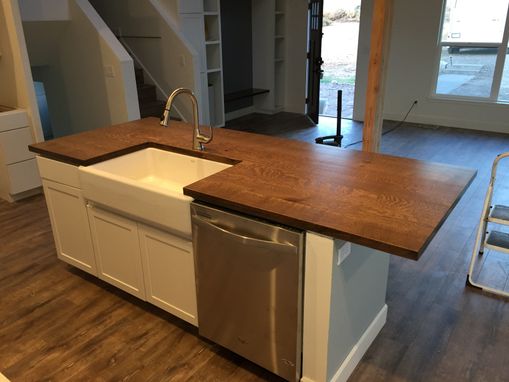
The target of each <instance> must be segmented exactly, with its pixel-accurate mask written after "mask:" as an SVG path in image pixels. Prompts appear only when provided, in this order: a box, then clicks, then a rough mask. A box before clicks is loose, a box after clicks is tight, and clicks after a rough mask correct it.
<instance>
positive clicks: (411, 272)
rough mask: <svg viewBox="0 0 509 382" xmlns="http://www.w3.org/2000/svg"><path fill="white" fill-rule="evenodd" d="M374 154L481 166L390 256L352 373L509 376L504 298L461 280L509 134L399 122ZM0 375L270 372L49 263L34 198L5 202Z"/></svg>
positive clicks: (354, 128) (0, 235)
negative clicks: (424, 229)
mask: <svg viewBox="0 0 509 382" xmlns="http://www.w3.org/2000/svg"><path fill="white" fill-rule="evenodd" d="M391 126H394V124H387V127H386V129H390V128H391ZM230 127H234V128H238V129H243V130H255V131H259V132H263V133H266V134H273V135H282V136H286V137H294V138H296V139H302V140H307V141H313V140H314V138H315V137H316V136H320V135H326V134H331V133H332V132H333V131H334V129H335V125H334V124H333V123H331V122H330V121H329V123H327V122H325V123H323V124H321V125H320V126H319V127H311V126H310V124H309V123H308V122H307V121H306V120H305V119H303V118H301V117H298V116H295V115H291V114H285V113H283V114H281V115H278V116H276V117H266V116H255V117H247V118H243V119H242V120H240V121H237V122H235V123H234V124H230ZM359 137H360V126H359V125H358V124H355V123H345V143H346V144H348V143H351V142H354V141H355V140H356V139H358V138H359ZM239 144H241V142H240V143H239ZM359 146H360V145H354V146H352V148H354V149H355V148H358V147H359ZM382 151H384V152H386V153H391V154H394V155H401V156H408V157H413V158H419V159H426V160H432V161H437V162H444V163H450V164H456V165H462V166H468V167H473V168H477V169H478V170H479V176H478V177H477V179H476V180H475V182H474V183H473V184H472V186H471V187H470V189H469V190H468V191H467V193H466V194H465V196H464V197H463V199H462V200H461V202H460V203H459V204H458V206H457V207H456V208H455V210H454V211H453V213H452V214H451V216H450V217H449V219H448V220H447V221H446V223H445V224H444V226H443V227H442V229H441V230H440V231H439V232H438V234H437V236H436V238H435V239H434V240H433V242H432V243H431V244H430V246H429V248H428V250H427V251H426V253H425V254H424V255H423V257H422V258H421V260H420V261H419V262H413V261H409V260H404V259H402V258H397V257H393V258H392V259H391V267H390V274H389V285H388V293H387V302H388V305H389V316H388V322H387V324H386V325H385V327H384V328H383V330H382V332H381V335H380V336H379V337H378V338H377V339H376V340H375V342H374V343H373V345H372V346H371V348H370V349H369V350H368V352H367V354H366V356H365V357H364V358H363V360H362V361H361V363H360V365H359V366H358V367H357V369H356V370H355V372H354V374H353V375H352V377H351V381H387V380H391V381H443V380H449V381H463V380H471V381H507V380H509V367H508V366H507V365H509V351H508V349H509V302H508V301H507V300H503V299H498V298H494V297H492V296H490V295H485V294H480V293H477V292H476V291H473V290H471V289H465V286H464V285H465V277H466V272H467V266H468V262H469V257H470V251H471V247H472V245H473V238H474V234H475V226H476V224H477V220H478V217H479V213H480V211H481V208H482V201H483V198H484V192H485V190H486V185H487V182H488V179H489V170H490V166H491V162H492V160H493V158H494V157H495V155H496V154H498V153H500V152H504V151H509V136H505V135H500V134H485V133H479V132H472V131H465V130H458V129H450V128H436V129H435V128H424V127H421V126H418V125H411V124H405V125H404V126H403V127H402V128H400V129H397V130H395V131H392V132H390V133H389V134H387V135H386V136H384V139H383V144H382ZM504 172H505V174H507V175H506V178H505V179H504V178H503V176H501V177H500V179H501V183H500V186H501V187H500V192H499V193H498V195H497V197H498V198H500V199H501V200H505V199H507V198H509V192H508V188H509V166H503V167H501V169H500V173H501V174H503V173H504ZM490 256H491V255H488V256H486V257H485V260H483V262H481V264H480V273H481V276H482V277H483V279H485V280H487V282H490V283H494V285H497V286H500V287H502V288H506V289H507V288H508V285H507V284H508V271H509V264H508V263H507V262H506V260H505V259H504V258H502V257H499V256H492V257H490ZM489 259H491V260H489ZM0 372H2V373H4V374H5V375H6V376H7V377H8V378H10V379H11V380H12V381H41V380H52V381H77V380H78V381H82V380H83V381H86V380H104V381H119V380H125V381H128V380H129V381H187V380H191V381H267V380H274V381H278V379H277V378H276V377H274V376H273V375H271V374H269V373H268V372H266V371H264V370H262V369H260V368H259V367H257V366H255V365H253V364H251V363H249V362H247V361H245V360H243V359H241V358H240V357H238V356H235V355H234V354H232V353H231V352H228V351H227V350H224V349H221V348H220V347H218V346H216V345H214V344H211V343H210V342H207V341H204V340H203V339H201V338H200V337H199V336H198V335H197V331H196V329H194V328H193V327H191V326H190V325H187V324H185V323H183V322H182V321H180V320H178V319H176V318H173V317H171V316H170V315H169V314H166V313H164V312H162V311H160V310H159V309H157V308H155V307H152V306H150V305H149V304H145V303H142V302H139V301H138V300H136V299H135V298H132V297H130V296H129V295H127V294H125V293H123V292H121V291H118V290H116V289H115V288H113V287H111V286H108V285H107V284H104V283H102V282H100V281H98V280H96V279H94V278H93V277H90V276H88V275H86V274H84V273H82V272H80V271H78V270H75V269H73V268H71V267H69V266H67V265H65V264H64V263H62V262H60V261H58V260H57V259H56V256H55V248H54V244H53V238H52V235H51V228H50V224H49V219H48V215H47V212H46V206H45V203H44V199H43V198H42V197H41V196H38V197H33V198H31V199H28V200H25V201H22V202H19V203H15V204H8V203H5V202H0Z"/></svg>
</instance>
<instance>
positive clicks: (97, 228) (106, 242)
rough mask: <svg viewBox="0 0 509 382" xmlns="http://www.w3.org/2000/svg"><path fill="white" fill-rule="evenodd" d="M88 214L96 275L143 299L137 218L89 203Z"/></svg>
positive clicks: (143, 289) (143, 288) (143, 290)
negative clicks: (127, 216) (132, 218)
mask: <svg viewBox="0 0 509 382" xmlns="http://www.w3.org/2000/svg"><path fill="white" fill-rule="evenodd" d="M88 218H89V221H90V229H91V232H92V242H93V244H94V251H95V255H96V259H97V273H98V276H99V277H100V278H101V279H103V280H104V281H106V282H108V283H110V284H112V285H115V286H116V287H118V288H120V289H122V290H124V291H126V292H128V293H131V294H132V295H134V296H136V297H138V298H141V299H145V287H144V283H143V272H142V265H141V258H140V243H139V240H138V228H137V224H136V222H134V221H132V220H129V219H126V218H124V217H121V216H118V215H116V214H113V213H111V212H107V211H104V210H102V209H99V208H97V207H93V206H89V209H88Z"/></svg>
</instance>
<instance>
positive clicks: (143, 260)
mask: <svg viewBox="0 0 509 382" xmlns="http://www.w3.org/2000/svg"><path fill="white" fill-rule="evenodd" d="M88 218H89V221H90V229H91V232H92V242H93V246H94V252H95V256H96V261H97V275H98V277H99V278H101V279H102V280H104V281H106V282H108V283H110V284H112V285H115V286H116V287H118V288H120V289H122V290H124V291H126V292H128V293H131V294H132V295H134V296H136V297H138V298H141V299H143V300H146V301H148V302H150V303H152V304H154V305H156V306H158V307H160V308H162V309H164V310H166V311H167V312H169V313H171V314H173V315H175V316H177V317H179V318H181V319H183V320H185V321H187V322H190V323H191V324H193V325H197V324H198V319H197V306H196V286H195V279H194V258H193V247H192V243H191V242H190V241H187V240H184V239H181V238H179V237H177V236H174V235H172V234H170V233H167V232H164V231H161V230H159V229H156V228H153V227H149V226H146V225H144V224H141V223H137V222H136V221H134V220H131V219H128V218H126V217H123V216H120V215H117V214H115V213H112V212H109V211H105V210H103V209H101V208H98V207H96V206H92V205H89V208H88Z"/></svg>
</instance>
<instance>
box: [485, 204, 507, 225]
mask: <svg viewBox="0 0 509 382" xmlns="http://www.w3.org/2000/svg"><path fill="white" fill-rule="evenodd" d="M488 221H490V222H492V223H498V224H504V225H509V207H508V206H502V205H500V204H497V205H496V206H495V207H494V208H493V210H492V211H491V214H490V217H489V218H488Z"/></svg>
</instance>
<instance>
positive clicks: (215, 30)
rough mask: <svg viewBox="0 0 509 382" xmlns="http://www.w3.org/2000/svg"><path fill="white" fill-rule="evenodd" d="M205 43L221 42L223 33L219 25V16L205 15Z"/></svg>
mask: <svg viewBox="0 0 509 382" xmlns="http://www.w3.org/2000/svg"><path fill="white" fill-rule="evenodd" d="M204 21H205V41H219V40H220V39H221V31H220V25H219V16H218V15H217V14H216V15H210V14H205V15H204Z"/></svg>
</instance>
